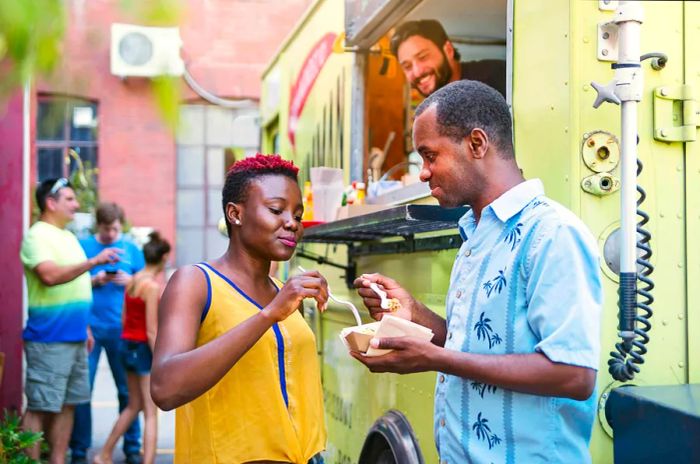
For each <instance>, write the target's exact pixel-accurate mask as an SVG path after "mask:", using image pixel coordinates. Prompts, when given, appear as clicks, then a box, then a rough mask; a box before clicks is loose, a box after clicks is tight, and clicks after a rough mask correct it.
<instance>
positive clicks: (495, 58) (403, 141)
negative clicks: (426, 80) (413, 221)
mask: <svg viewBox="0 0 700 464" xmlns="http://www.w3.org/2000/svg"><path fill="white" fill-rule="evenodd" d="M507 10H508V0H491V1H489V2H483V1H478V0H458V1H455V0H425V1H423V2H420V3H418V4H417V5H416V6H415V7H414V8H413V9H412V10H411V11H410V12H408V13H407V14H405V15H403V16H402V17H401V18H400V19H398V20H393V21H391V23H390V24H389V23H387V24H385V25H384V27H383V29H384V30H386V33H385V34H384V35H383V36H382V37H381V38H380V39H379V40H378V41H377V42H376V44H375V45H374V47H372V50H373V52H372V53H370V54H369V57H368V61H367V70H366V76H365V77H366V94H365V108H366V119H365V121H366V134H367V146H366V152H365V156H364V163H363V166H364V167H365V169H364V178H365V180H366V181H367V182H368V183H369V185H370V187H369V191H368V193H370V194H371V193H372V190H373V189H372V187H371V184H373V183H376V182H377V181H379V180H380V179H381V180H382V182H383V184H382V188H394V187H398V186H400V185H401V184H399V183H398V181H401V182H402V183H403V184H404V185H409V184H411V183H415V182H418V181H419V180H418V177H417V174H418V171H419V165H420V157H419V156H417V154H416V153H415V152H414V151H413V145H412V137H411V130H412V129H411V128H412V125H413V116H414V111H415V109H416V107H417V106H418V104H420V102H421V101H423V99H424V97H423V96H422V95H421V94H420V92H418V91H417V90H416V89H415V88H413V87H412V86H411V85H410V83H409V81H408V80H407V78H406V73H405V71H404V70H403V69H402V67H401V66H400V64H399V62H398V60H397V59H396V58H395V57H394V56H393V55H392V54H391V52H390V39H391V37H392V35H393V33H394V31H395V29H396V27H397V26H398V25H400V24H402V23H403V22H405V21H413V20H422V19H432V20H436V21H438V22H439V23H440V24H441V25H442V27H443V28H444V30H445V32H446V33H447V36H448V39H449V40H450V42H451V43H452V45H453V46H454V48H455V50H457V51H458V53H459V55H460V59H459V61H460V62H461V63H469V64H468V65H465V67H463V68H462V69H470V71H469V72H474V73H475V74H472V76H476V77H473V78H474V79H477V80H486V79H489V77H482V76H488V75H489V73H491V74H492V75H496V77H497V79H495V80H492V81H491V82H487V83H489V84H491V85H492V86H493V87H501V88H498V90H500V91H501V92H502V93H504V94H505V93H507V92H508V90H507V89H506V88H505V87H506V86H505V83H506V82H507V78H506V60H507V59H509V58H508V57H507V47H506V42H507V27H508V25H507ZM388 16H389V17H390V16H391V15H388ZM483 60H487V61H483ZM484 63H486V66H489V69H488V70H487V72H482V71H481V69H480V66H481V67H482V69H483V66H482V65H483V64H484ZM494 70H495V71H494ZM462 78H464V76H462ZM491 79H493V76H492V77H491ZM375 187H376V186H375ZM382 188H380V189H378V190H376V191H377V192H378V193H381V192H382Z"/></svg>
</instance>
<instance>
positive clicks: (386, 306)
mask: <svg viewBox="0 0 700 464" xmlns="http://www.w3.org/2000/svg"><path fill="white" fill-rule="evenodd" d="M369 288H371V289H372V290H374V293H376V294H377V295H379V298H380V299H381V300H382V302H381V303H380V304H379V306H380V307H381V308H382V309H389V308H391V300H390V299H389V298H387V296H386V292H385V291H384V290H382V289H381V288H379V286H378V285H377V284H375V283H374V282H371V283H370V284H369Z"/></svg>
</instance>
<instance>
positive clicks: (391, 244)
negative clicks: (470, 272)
mask: <svg viewBox="0 0 700 464" xmlns="http://www.w3.org/2000/svg"><path fill="white" fill-rule="evenodd" d="M468 210H469V208H468V207H466V206H465V207H459V208H441V207H440V206H434V205H402V206H396V207H393V208H389V209H386V210H382V211H377V212H374V213H370V214H365V215H362V216H354V217H350V218H347V219H342V220H339V221H333V222H327V223H324V224H319V225H317V226H314V227H309V228H308V229H306V230H305V231H304V238H303V240H302V244H301V245H302V246H301V247H300V248H299V249H298V250H297V252H296V255H297V256H298V257H300V258H306V259H310V260H313V261H316V262H317V263H319V264H326V265H329V266H334V267H338V268H341V269H344V270H345V280H346V283H347V284H348V287H350V286H351V285H352V281H353V280H354V279H355V275H356V258H357V257H358V256H366V255H381V254H396V253H415V252H419V251H438V250H448V249H453V248H459V247H460V245H461V244H462V238H461V237H460V235H459V233H454V234H445V233H441V232H443V231H448V230H451V229H456V228H457V221H459V218H461V217H462V216H464V214H465V213H466V212H467V211H468ZM430 232H434V233H435V234H430ZM417 234H418V235H419V237H416V235H417ZM310 243H333V244H344V245H347V248H348V249H347V252H348V259H347V263H348V264H347V265H343V264H338V263H334V262H332V261H329V260H328V259H327V258H326V257H324V256H320V255H316V254H312V253H309V252H307V251H306V250H305V249H304V245H305V244H310Z"/></svg>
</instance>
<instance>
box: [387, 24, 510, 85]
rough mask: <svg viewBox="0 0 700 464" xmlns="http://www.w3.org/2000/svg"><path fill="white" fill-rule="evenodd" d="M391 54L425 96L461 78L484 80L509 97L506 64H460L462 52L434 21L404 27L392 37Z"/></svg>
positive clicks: (493, 62) (495, 61) (400, 27)
mask: <svg viewBox="0 0 700 464" xmlns="http://www.w3.org/2000/svg"><path fill="white" fill-rule="evenodd" d="M391 52H392V53H393V54H394V56H395V57H396V59H397V60H398V62H399V65H400V66H401V69H403V72H404V74H405V75H406V80H408V82H409V83H410V84H411V87H413V88H414V89H416V90H417V91H418V92H420V94H421V95H423V96H424V97H427V96H428V95H430V94H431V93H433V92H435V91H436V90H438V89H439V88H441V87H443V86H444V85H446V84H449V83H450V82H454V81H458V80H460V79H471V80H477V81H481V82H483V83H485V84H488V85H490V86H491V87H493V88H494V89H496V90H498V91H499V92H501V94H502V95H503V96H505V94H506V63H505V61H503V60H479V61H465V62H460V61H459V60H460V54H459V50H457V49H456V48H455V47H454V44H453V43H452V41H450V39H449V38H448V37H447V33H446V32H445V29H444V28H443V27H442V24H440V23H439V22H438V21H436V20H434V19H421V20H418V21H407V22H405V23H402V24H400V25H399V26H398V27H397V28H396V30H395V31H394V34H393V35H392V36H391Z"/></svg>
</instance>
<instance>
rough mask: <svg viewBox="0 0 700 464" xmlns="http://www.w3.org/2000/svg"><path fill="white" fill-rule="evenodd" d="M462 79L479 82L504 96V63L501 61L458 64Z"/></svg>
mask: <svg viewBox="0 0 700 464" xmlns="http://www.w3.org/2000/svg"><path fill="white" fill-rule="evenodd" d="M460 66H461V68H462V79H469V80H473V81H480V82H483V83H484V84H487V85H490V86H491V87H493V88H494V89H496V90H498V91H499V92H501V94H502V95H503V97H504V98H505V96H506V62H505V61H503V60H479V61H465V62H462V63H460Z"/></svg>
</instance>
